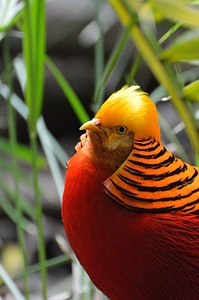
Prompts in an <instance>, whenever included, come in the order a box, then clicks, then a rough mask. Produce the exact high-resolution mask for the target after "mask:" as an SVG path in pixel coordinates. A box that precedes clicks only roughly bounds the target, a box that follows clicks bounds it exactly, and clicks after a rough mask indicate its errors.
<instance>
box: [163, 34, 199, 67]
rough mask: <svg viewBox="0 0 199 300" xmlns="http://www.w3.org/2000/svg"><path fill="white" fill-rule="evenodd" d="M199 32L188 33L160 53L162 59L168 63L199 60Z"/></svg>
mask: <svg viewBox="0 0 199 300" xmlns="http://www.w3.org/2000/svg"><path fill="white" fill-rule="evenodd" d="M198 34H199V31H198V30H193V31H188V32H186V33H185V34H183V35H181V37H180V38H178V39H177V40H176V42H174V43H172V45H171V46H170V47H169V48H168V49H166V50H163V51H162V59H163V60H166V61H170V62H178V61H181V60H191V61H193V60H198V59H199V37H198Z"/></svg>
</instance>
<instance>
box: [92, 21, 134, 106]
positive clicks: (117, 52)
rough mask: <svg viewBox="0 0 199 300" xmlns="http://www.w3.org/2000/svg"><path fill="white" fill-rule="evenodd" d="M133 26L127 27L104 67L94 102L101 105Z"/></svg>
mask: <svg viewBox="0 0 199 300" xmlns="http://www.w3.org/2000/svg"><path fill="white" fill-rule="evenodd" d="M130 28H131V25H130V26H129V28H127V29H126V30H125V31H124V33H123V35H122V36H121V38H120V39H119V41H118V43H117V44H116V46H115V48H114V50H113V51H112V53H111V55H110V57H109V59H108V62H107V63H106V66H105V68H104V71H103V74H102V76H101V79H100V80H99V81H98V85H97V87H96V89H95V93H94V97H93V99H94V102H96V103H98V106H100V105H101V103H100V102H99V100H98V99H101V98H102V97H101V95H102V93H103V90H104V87H105V85H106V83H107V81H108V79H109V77H110V75H111V73H112V71H113V69H114V67H115V65H116V64H117V63H118V60H119V58H120V56H121V54H122V52H123V50H124V48H125V45H126V43H127V41H128V38H129V30H130Z"/></svg>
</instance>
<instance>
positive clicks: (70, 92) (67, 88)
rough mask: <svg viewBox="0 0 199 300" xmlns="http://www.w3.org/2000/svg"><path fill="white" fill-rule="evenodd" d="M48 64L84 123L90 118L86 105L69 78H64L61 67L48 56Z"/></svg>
mask: <svg viewBox="0 0 199 300" xmlns="http://www.w3.org/2000/svg"><path fill="white" fill-rule="evenodd" d="M45 62H46V65H47V67H48V68H49V70H50V71H51V72H52V74H53V75H54V77H55V79H56V80H57V82H58V84H59V86H60V88H61V89H62V91H63V93H64V95H65V96H66V97H67V99H68V101H69V103H70V105H71V107H72V108H73V110H74V112H75V114H76V116H77V118H78V119H79V121H80V123H84V122H86V121H88V120H89V119H90V117H89V115H88V114H87V112H86V110H85V108H84V106H83V105H82V103H81V101H80V100H79V98H78V97H77V95H76V94H75V92H74V91H73V90H72V88H71V87H70V85H69V83H68V82H67V80H66V79H65V78H64V76H63V75H62V74H61V72H60V71H59V69H58V68H57V67H56V65H55V64H54V63H53V61H52V60H51V59H50V58H49V57H48V56H46V59H45Z"/></svg>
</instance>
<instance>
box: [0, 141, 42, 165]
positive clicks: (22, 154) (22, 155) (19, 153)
mask: <svg viewBox="0 0 199 300" xmlns="http://www.w3.org/2000/svg"><path fill="white" fill-rule="evenodd" d="M0 150H1V151H3V152H5V153H6V154H12V149H11V145H10V142H9V141H8V140H7V139H5V138H3V137H1V138H0ZM15 154H16V157H17V158H18V159H19V160H21V161H22V162H24V163H27V164H31V160H32V154H31V151H30V148H29V147H27V146H25V145H22V144H20V143H18V144H17V145H16V147H15ZM37 164H38V168H44V167H46V160H45V159H44V157H43V156H41V155H39V156H38V157H37Z"/></svg>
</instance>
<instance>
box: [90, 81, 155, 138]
mask: <svg viewBox="0 0 199 300" xmlns="http://www.w3.org/2000/svg"><path fill="white" fill-rule="evenodd" d="M138 89H139V86H130V87H129V86H124V87H123V88H121V89H120V90H119V91H117V92H115V93H113V94H112V95H111V96H110V97H109V98H108V99H107V100H106V102H104V104H103V105H102V106H101V108H100V110H99V111H98V112H97V114H96V116H95V117H96V118H99V119H100V121H101V124H102V125H103V126H104V127H114V126H126V127H127V128H128V130H129V131H132V132H133V133H134V137H135V139H136V138H148V137H153V138H155V139H156V140H157V141H159V140H160V128H159V125H158V113H157V110H156V106H155V104H154V103H153V101H152V100H151V99H150V98H149V96H148V94H147V93H145V92H143V91H138Z"/></svg>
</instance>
